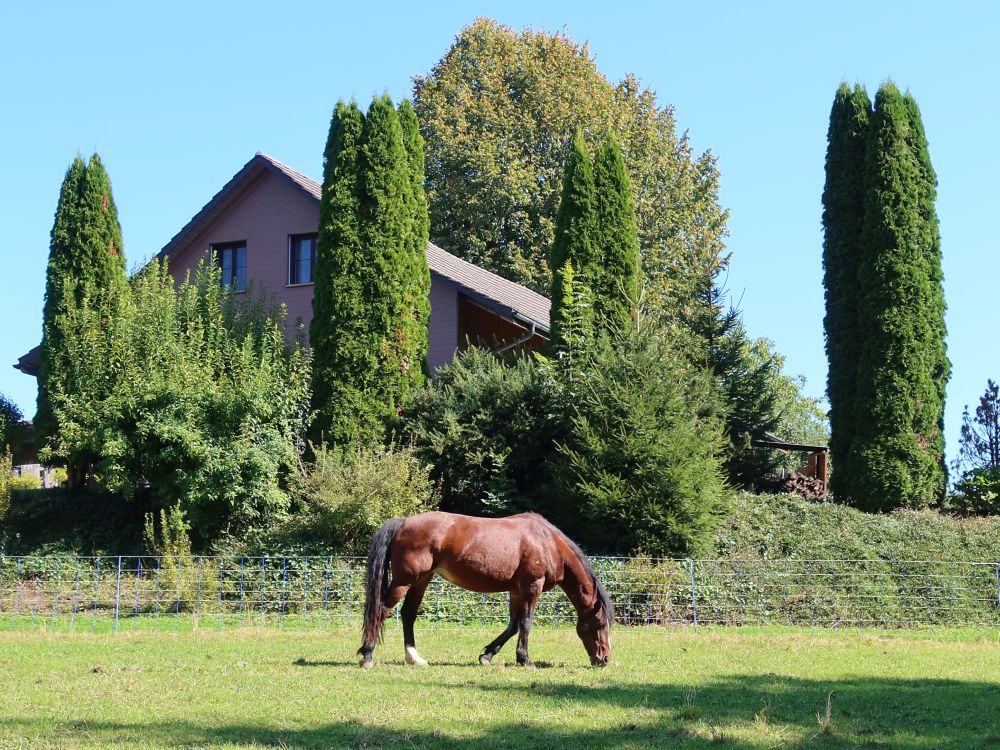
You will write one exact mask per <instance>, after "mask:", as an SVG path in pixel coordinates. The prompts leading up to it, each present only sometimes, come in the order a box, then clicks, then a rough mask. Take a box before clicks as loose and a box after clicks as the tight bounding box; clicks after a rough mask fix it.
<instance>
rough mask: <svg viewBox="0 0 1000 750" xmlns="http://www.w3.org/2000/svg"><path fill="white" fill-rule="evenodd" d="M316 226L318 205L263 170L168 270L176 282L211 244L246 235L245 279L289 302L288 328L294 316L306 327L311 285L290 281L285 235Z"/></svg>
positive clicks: (179, 254)
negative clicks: (291, 283)
mask: <svg viewBox="0 0 1000 750" xmlns="http://www.w3.org/2000/svg"><path fill="white" fill-rule="evenodd" d="M318 226H319V204H318V203H317V202H316V201H315V200H313V199H311V198H310V197H309V196H306V195H303V194H302V193H301V192H300V191H299V190H298V189H296V188H295V187H293V186H292V185H290V184H288V183H287V182H286V181H285V180H284V179H283V178H281V177H279V176H277V175H275V174H272V173H271V172H268V171H264V172H263V173H262V174H261V175H259V176H258V177H256V178H254V179H253V180H251V181H250V183H249V184H248V185H247V187H246V188H245V189H244V190H243V191H241V193H240V194H239V195H237V196H235V198H234V200H233V201H232V203H231V204H230V207H229V209H228V210H227V211H226V212H225V213H223V214H222V215H221V216H219V217H217V218H216V219H215V221H213V222H212V223H211V225H209V226H208V227H207V228H206V229H205V230H203V231H202V232H201V233H199V234H198V235H197V236H195V237H194V238H193V239H192V240H190V241H189V242H188V243H187V244H186V245H185V246H184V247H183V248H182V249H181V250H179V251H178V252H177V253H176V254H175V255H174V257H173V258H171V261H170V273H171V275H173V277H174V278H175V279H177V280H178V281H180V280H181V279H183V278H184V274H185V273H186V272H187V271H188V270H191V271H192V272H193V269H194V268H195V267H197V265H198V261H199V260H201V259H202V258H203V257H204V255H205V253H206V251H207V250H208V249H209V247H210V246H211V245H212V244H218V243H223V242H238V241H240V240H246V243H247V278H248V279H251V280H253V282H254V284H255V285H257V284H260V285H263V286H264V288H265V289H266V290H267V291H268V293H269V294H273V295H275V296H276V297H277V298H278V299H279V300H280V301H282V302H284V303H285V304H286V305H287V306H288V320H289V322H290V323H291V324H292V331H294V324H295V322H296V320H297V319H298V318H301V319H302V322H303V323H304V324H305V326H306V330H307V331H308V330H309V321H310V320H312V290H313V288H312V284H303V285H296V286H289V285H288V237H289V235H292V234H309V233H310V232H315V231H316V229H317V227H318ZM175 258H176V260H175ZM290 335H291V332H290Z"/></svg>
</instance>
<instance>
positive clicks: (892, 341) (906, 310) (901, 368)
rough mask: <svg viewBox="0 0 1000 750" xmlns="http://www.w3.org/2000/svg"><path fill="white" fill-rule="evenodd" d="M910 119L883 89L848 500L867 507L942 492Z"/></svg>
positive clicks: (927, 216)
mask: <svg viewBox="0 0 1000 750" xmlns="http://www.w3.org/2000/svg"><path fill="white" fill-rule="evenodd" d="M915 114H916V116H917V117H918V114H917V113H916V107H915V104H912V103H909V102H908V101H907V99H906V98H904V96H903V95H902V94H901V93H900V92H899V90H898V89H897V88H896V87H895V85H893V84H892V83H886V84H884V85H883V86H882V87H881V88H880V89H879V92H878V95H877V96H876V98H875V109H874V113H873V115H872V121H871V125H870V134H869V139H868V147H867V152H866V161H865V167H866V172H865V175H866V176H865V183H866V201H865V220H864V228H863V235H862V243H863V248H864V253H863V257H862V261H861V264H860V267H859V314H860V318H861V326H860V328H861V335H862V348H861V352H860V357H859V361H858V368H857V397H856V401H855V407H854V408H855V416H854V425H855V434H854V437H853V441H852V444H851V453H850V459H849V462H850V468H851V472H852V475H853V478H852V480H851V482H850V486H851V491H852V495H851V499H852V502H853V504H855V505H857V506H858V507H860V508H863V509H865V510H871V511H886V510H891V509H892V508H896V507H900V506H904V507H926V506H928V505H932V504H934V503H936V502H937V501H938V500H939V499H940V498H941V496H942V494H943V492H944V488H945V471H944V461H943V445H944V443H943V435H942V434H941V428H940V425H941V422H942V414H943V409H944V402H943V399H942V397H941V396H942V392H943V381H944V379H946V377H947V360H946V359H944V358H943V352H944V337H943V334H944V322H943V301H944V300H943V292H941V291H940V279H941V273H940V267H939V264H940V261H939V259H940V250H939V240H938V232H937V219H936V216H935V215H934V212H933V191H932V188H931V184H932V183H933V172H932V171H929V167H930V161H929V158H927V157H926V155H925V153H924V150H925V149H924V148H921V143H922V142H923V143H924V144H925V143H926V141H925V140H924V139H922V137H921V136H922V127H920V126H919V125H918V124H917V123H916V121H915V119H914V117H915ZM935 261H937V263H936V264H935ZM935 265H937V266H938V267H937V268H932V266H935Z"/></svg>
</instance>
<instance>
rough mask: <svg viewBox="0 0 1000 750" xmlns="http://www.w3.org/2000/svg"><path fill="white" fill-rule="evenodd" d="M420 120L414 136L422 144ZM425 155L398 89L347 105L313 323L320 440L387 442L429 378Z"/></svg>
mask: <svg viewBox="0 0 1000 750" xmlns="http://www.w3.org/2000/svg"><path fill="white" fill-rule="evenodd" d="M403 109H404V110H405V109H406V108H403ZM407 117H408V115H404V119H406V118H407ZM413 125H414V123H413V122H410V123H408V125H407V128H408V132H409V144H410V147H411V148H413V149H417V148H418V146H419V141H418V140H415V139H414V137H413V136H414V132H413V130H412V128H413ZM419 161H420V159H419V158H418V156H417V154H416V153H415V152H410V153H408V151H407V142H406V140H405V139H404V131H403V127H402V125H401V122H400V113H399V112H397V110H396V108H395V107H394V106H393V104H392V100H391V99H389V97H388V96H381V97H377V98H376V99H375V100H374V101H373V102H372V104H371V106H370V107H369V109H368V112H367V114H366V115H362V114H361V112H360V110H359V109H358V108H357V106H356V105H355V104H353V103H351V104H350V105H345V104H343V103H342V102H341V103H338V105H337V107H336V109H335V111H334V116H333V121H332V123H331V126H330V135H329V138H328V141H327V152H326V166H325V168H324V180H323V194H322V199H321V200H322V203H321V207H320V233H319V239H318V242H317V262H316V286H315V290H314V297H313V322H312V325H311V328H310V336H311V339H312V344H313V347H314V351H315V364H314V390H313V410H314V413H315V415H316V416H315V419H314V423H313V438H314V441H318V440H325V441H327V442H330V443H332V444H334V445H349V444H352V443H355V442H356V441H359V442H362V443H369V442H373V441H381V440H382V439H384V438H385V436H386V434H387V431H389V430H391V428H392V426H393V424H394V422H395V420H396V419H397V417H398V415H399V413H400V410H401V409H402V408H403V407H404V406H405V404H406V403H407V402H408V401H409V399H410V397H411V395H412V392H413V390H414V388H415V387H416V386H417V385H419V384H420V383H421V382H422V381H423V377H424V372H423V368H424V367H425V365H424V361H425V359H426V351H427V317H428V315H429V309H428V307H427V305H428V302H427V291H428V289H429V286H430V275H429V271H428V270H427V266H426V256H425V255H424V252H425V248H426V242H427V239H426V238H427V225H428V222H427V218H426V202H425V200H423V199H422V195H421V193H420V191H418V190H417V189H416V186H417V183H419V182H420V181H421V178H420V176H419V175H418V174H414V172H415V171H418V170H419V166H420V165H419ZM418 247H420V258H421V259H420V260H419V261H418V259H417V248H418Z"/></svg>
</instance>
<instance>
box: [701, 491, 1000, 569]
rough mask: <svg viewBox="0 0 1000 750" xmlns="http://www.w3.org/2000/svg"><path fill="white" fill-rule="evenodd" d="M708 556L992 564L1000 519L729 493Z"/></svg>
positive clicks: (999, 542)
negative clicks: (872, 509)
mask: <svg viewBox="0 0 1000 750" xmlns="http://www.w3.org/2000/svg"><path fill="white" fill-rule="evenodd" d="M715 550H716V554H715V556H716V557H719V558H724V559H734V560H735V559H742V560H756V559H771V560H778V559H785V558H792V559H798V560H932V561H933V560H942V561H961V562H998V561H1000V517H992V518H955V517H952V516H948V515H944V514H942V513H938V512H935V511H930V510H924V511H910V510H900V511H896V512H894V513H890V514H870V513H863V512H861V511H859V510H855V509H853V508H848V507H846V506H843V505H835V504H833V503H815V502H809V501H806V500H800V499H798V498H795V497H788V496H778V495H751V494H748V493H747V494H741V495H739V496H737V498H736V499H735V501H734V504H733V507H732V509H731V510H730V512H729V513H728V515H727V517H726V518H725V520H724V521H723V522H722V523H721V524H720V525H719V527H718V529H717V530H716V534H715Z"/></svg>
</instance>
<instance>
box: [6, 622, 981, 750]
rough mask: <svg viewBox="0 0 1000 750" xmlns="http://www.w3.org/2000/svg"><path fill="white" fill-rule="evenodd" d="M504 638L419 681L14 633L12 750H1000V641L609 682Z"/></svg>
mask: <svg viewBox="0 0 1000 750" xmlns="http://www.w3.org/2000/svg"><path fill="white" fill-rule="evenodd" d="M493 635H494V633H493V632H492V631H486V630H482V629H472V628H462V629H447V628H444V627H441V628H439V629H435V628H433V627H429V626H425V627H424V628H423V629H422V630H421V629H420V624H419V622H418V631H417V643H418V646H419V647H420V651H421V653H422V654H423V655H424V656H425V657H426V658H427V659H428V660H429V661H430V662H431V666H430V667H428V668H425V669H420V668H417V667H406V666H404V665H403V664H402V637H401V634H400V632H399V631H398V630H395V629H394V628H392V627H390V628H389V630H388V632H387V634H386V643H385V644H384V645H383V646H382V647H381V648H380V649H379V650H378V651H377V652H376V667H375V669H373V670H370V671H365V670H361V669H359V668H358V666H357V663H356V661H355V658H354V656H353V652H354V649H355V648H356V647H357V640H358V639H357V635H356V634H355V632H354V631H353V630H351V631H347V630H339V631H333V632H329V633H317V632H294V633H293V632H281V631H275V630H266V631H265V630H259V631H225V630H223V631H208V632H206V631H200V632H194V633H191V632H188V633H150V632H142V631H136V632H123V633H118V634H115V635H94V634H89V633H80V634H74V633H44V632H35V633H16V632H15V633H3V634H0V674H2V675H3V679H2V681H0V747H2V748H107V747H115V748H194V747H198V748H201V747H213V748H274V747H279V748H281V747H284V748H327V747H358V748H362V747H363V748H371V747H414V748H477V749H482V748H493V747H497V748H499V747H518V748H521V747H525V748H558V749H559V750H569V749H570V748H575V747H593V748H611V747H614V748H654V747H656V748H659V747H665V746H670V747H679V748H702V747H708V746H712V747H750V748H772V747H774V748H778V747H781V748H814V747H815V748H839V747H887V748H888V747H891V748H944V747H947V748H976V747H986V748H994V749H995V748H1000V632H998V631H996V630H936V631H922V632H916V633H914V632H908V633H899V634H881V633H874V632H860V633H859V632H834V631H808V630H790V629H788V630H785V629H779V630H746V629H744V630H734V629H702V630H698V631H693V630H690V629H662V628H631V629H629V628H617V629H616V630H615V631H614V647H615V653H614V661H613V663H612V665H611V666H609V667H608V668H606V669H603V670H601V669H594V668H591V667H589V666H586V664H587V660H586V654H585V653H584V650H583V648H582V647H581V645H580V643H579V641H578V640H577V638H576V636H575V634H574V633H573V631H572V630H570V629H552V628H545V629H541V628H539V629H536V632H535V634H534V635H533V638H532V658H533V659H534V660H535V661H536V662H537V664H538V668H536V669H533V670H527V669H522V668H518V667H514V666H512V661H513V656H514V654H513V649H512V646H513V644H512V643H511V644H508V646H507V647H506V648H505V650H504V651H502V652H501V653H500V655H499V656H498V657H497V659H496V660H495V661H494V664H493V666H491V667H488V668H484V667H480V666H478V665H475V658H476V656H477V655H478V654H479V651H480V649H481V647H482V646H483V645H484V644H485V643H486V642H487V641H488V640H489V639H490V638H492V636H493ZM828 706H829V718H828V717H827V707H828Z"/></svg>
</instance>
